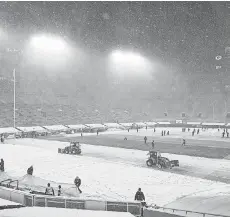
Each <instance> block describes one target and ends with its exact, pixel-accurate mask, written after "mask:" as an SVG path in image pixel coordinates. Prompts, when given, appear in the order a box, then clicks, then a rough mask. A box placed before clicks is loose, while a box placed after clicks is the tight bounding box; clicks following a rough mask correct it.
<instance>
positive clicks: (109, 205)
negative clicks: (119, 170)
mask: <svg viewBox="0 0 230 217" xmlns="http://www.w3.org/2000/svg"><path fill="white" fill-rule="evenodd" d="M0 198H2V199H5V200H9V201H13V202H17V203H20V204H22V205H23V206H28V207H32V206H38V207H56V208H69V209H87V210H100V211H114V212H129V213H131V214H133V215H135V216H140V215H141V204H140V203H138V202H119V201H99V200H84V199H76V198H66V197H50V196H46V195H34V194H30V193H26V192H23V191H19V190H15V189H9V188H6V187H2V186H1V187H0Z"/></svg>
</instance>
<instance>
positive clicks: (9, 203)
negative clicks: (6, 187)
mask: <svg viewBox="0 0 230 217" xmlns="http://www.w3.org/2000/svg"><path fill="white" fill-rule="evenodd" d="M8 205H20V204H19V203H15V202H12V201H8V200H4V199H1V198H0V206H8ZM0 216H1V215H0Z"/></svg>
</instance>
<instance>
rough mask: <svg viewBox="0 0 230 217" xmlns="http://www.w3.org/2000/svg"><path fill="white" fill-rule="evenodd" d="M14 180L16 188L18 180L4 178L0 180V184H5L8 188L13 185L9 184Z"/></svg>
mask: <svg viewBox="0 0 230 217" xmlns="http://www.w3.org/2000/svg"><path fill="white" fill-rule="evenodd" d="M5 182H8V183H7V184H6V185H4V184H3V183H5ZM14 182H16V189H18V184H19V183H18V180H12V179H5V180H3V181H1V182H0V186H6V187H8V188H11V187H14V186H11V184H12V183H14Z"/></svg>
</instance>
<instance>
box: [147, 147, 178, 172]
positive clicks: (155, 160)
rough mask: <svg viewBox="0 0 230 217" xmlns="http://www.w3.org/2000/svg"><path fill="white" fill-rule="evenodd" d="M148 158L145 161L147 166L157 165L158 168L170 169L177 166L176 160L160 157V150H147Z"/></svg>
mask: <svg viewBox="0 0 230 217" xmlns="http://www.w3.org/2000/svg"><path fill="white" fill-rule="evenodd" d="M148 155H149V158H148V160H147V161H146V164H147V166H148V167H158V168H159V169H168V168H170V169H172V168H173V167H179V161H178V160H171V161H170V160H169V159H168V158H166V157H162V156H161V154H160V152H156V151H149V153H148Z"/></svg>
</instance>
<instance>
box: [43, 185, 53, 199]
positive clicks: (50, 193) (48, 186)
mask: <svg viewBox="0 0 230 217" xmlns="http://www.w3.org/2000/svg"><path fill="white" fill-rule="evenodd" d="M45 194H46V195H52V196H54V189H53V188H52V187H51V186H50V183H48V184H47V188H46V191H45Z"/></svg>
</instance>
